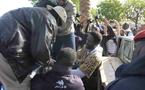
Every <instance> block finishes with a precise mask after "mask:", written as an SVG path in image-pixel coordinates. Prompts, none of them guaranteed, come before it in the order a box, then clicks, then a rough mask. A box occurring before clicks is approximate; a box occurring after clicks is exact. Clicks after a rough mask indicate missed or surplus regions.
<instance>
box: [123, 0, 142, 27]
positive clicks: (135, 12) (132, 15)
mask: <svg viewBox="0 0 145 90" xmlns="http://www.w3.org/2000/svg"><path fill="white" fill-rule="evenodd" d="M124 7H125V14H126V17H127V18H128V19H130V20H131V21H133V22H134V23H135V26H136V28H137V27H138V22H139V20H141V19H143V18H144V16H145V1H144V0H128V1H127V2H126V4H124Z"/></svg>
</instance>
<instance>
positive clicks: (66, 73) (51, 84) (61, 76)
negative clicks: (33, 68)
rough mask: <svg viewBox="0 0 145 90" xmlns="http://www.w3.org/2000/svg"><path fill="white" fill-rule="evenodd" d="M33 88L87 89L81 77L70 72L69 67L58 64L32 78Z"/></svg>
mask: <svg viewBox="0 0 145 90" xmlns="http://www.w3.org/2000/svg"><path fill="white" fill-rule="evenodd" d="M31 90H85V89H84V86H83V83H82V81H81V79H80V78H79V77H77V76H75V75H72V74H70V70H69V68H68V67H65V66H62V65H57V66H55V67H54V68H53V69H52V71H49V72H48V73H46V74H43V75H42V74H39V75H36V76H35V77H34V78H33V79H32V80H31Z"/></svg>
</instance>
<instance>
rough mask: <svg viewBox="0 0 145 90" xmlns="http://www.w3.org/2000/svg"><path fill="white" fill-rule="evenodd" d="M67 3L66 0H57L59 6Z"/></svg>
mask: <svg viewBox="0 0 145 90" xmlns="http://www.w3.org/2000/svg"><path fill="white" fill-rule="evenodd" d="M66 3H67V0H57V4H58V5H60V6H65V5H66Z"/></svg>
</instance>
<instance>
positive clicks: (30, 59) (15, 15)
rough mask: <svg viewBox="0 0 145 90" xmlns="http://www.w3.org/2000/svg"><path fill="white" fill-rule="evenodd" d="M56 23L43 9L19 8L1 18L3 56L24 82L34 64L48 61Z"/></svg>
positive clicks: (0, 50) (1, 48) (0, 46)
mask: <svg viewBox="0 0 145 90" xmlns="http://www.w3.org/2000/svg"><path fill="white" fill-rule="evenodd" d="M56 25H57V24H56V20H55V18H54V17H53V16H52V14H50V13H49V11H48V10H47V9H44V8H20V9H16V10H12V11H9V12H8V13H6V14H4V15H3V16H2V17H1V18H0V52H1V53H2V55H3V56H4V57H5V58H6V59H7V62H8V63H9V65H10V66H11V67H12V70H13V71H14V74H15V75H16V77H17V78H18V80H19V81H20V82H21V81H23V79H24V78H25V77H26V76H27V75H28V74H29V73H31V71H32V70H33V69H34V66H35V63H36V62H40V63H46V61H47V60H49V57H50V56H49V46H50V42H51V38H52V33H53V32H54V31H53V30H54V29H55V27H56Z"/></svg>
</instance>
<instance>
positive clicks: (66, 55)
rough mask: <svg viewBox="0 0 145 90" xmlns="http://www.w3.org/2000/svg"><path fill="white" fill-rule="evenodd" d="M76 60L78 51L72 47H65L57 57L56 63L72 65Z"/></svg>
mask: <svg viewBox="0 0 145 90" xmlns="http://www.w3.org/2000/svg"><path fill="white" fill-rule="evenodd" d="M75 60H76V52H75V50H73V49H71V48H63V49H61V50H60V52H59V54H58V56H57V58H56V61H57V62H56V63H59V64H62V65H65V66H68V67H70V66H72V65H73V64H74V62H75Z"/></svg>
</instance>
